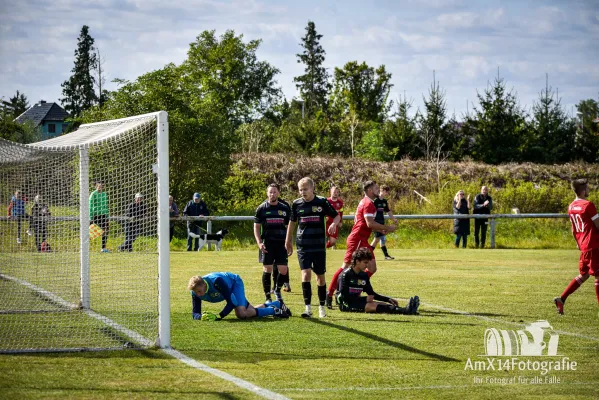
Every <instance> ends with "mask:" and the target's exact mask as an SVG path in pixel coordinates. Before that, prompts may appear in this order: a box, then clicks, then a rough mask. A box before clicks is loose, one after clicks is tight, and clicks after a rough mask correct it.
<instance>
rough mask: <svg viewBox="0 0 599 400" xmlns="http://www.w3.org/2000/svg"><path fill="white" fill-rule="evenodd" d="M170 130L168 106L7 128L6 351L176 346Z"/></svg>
mask: <svg viewBox="0 0 599 400" xmlns="http://www.w3.org/2000/svg"><path fill="white" fill-rule="evenodd" d="M168 134H169V131H168V115H167V113H166V112H164V111H161V112H156V113H151V114H144V115H139V116H134V117H130V118H123V119H118V120H112V121H104V122H98V123H93V124H84V125H81V126H80V127H79V129H77V131H75V132H72V133H69V134H67V135H63V136H59V137H56V138H53V139H49V140H45V141H42V142H38V143H32V144H29V145H21V144H17V143H12V142H9V141H6V140H2V139H0V207H2V208H3V211H2V214H1V215H2V216H1V217H0V352H5V353H6V352H29V351H68V350H85V349H118V348H123V347H134V348H147V347H153V346H158V347H162V348H168V347H170V267H169V266H170V256H169V222H170V221H169V201H168V198H169V185H168V180H169V171H168V169H169V168H168V166H169V159H168V157H169V151H168ZM4 210H8V212H5V211H4ZM7 214H8V215H7Z"/></svg>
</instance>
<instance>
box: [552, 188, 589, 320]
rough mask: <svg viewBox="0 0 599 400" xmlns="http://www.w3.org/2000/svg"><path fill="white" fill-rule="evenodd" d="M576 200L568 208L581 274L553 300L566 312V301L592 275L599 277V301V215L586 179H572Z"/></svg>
mask: <svg viewBox="0 0 599 400" xmlns="http://www.w3.org/2000/svg"><path fill="white" fill-rule="evenodd" d="M572 189H574V192H575V193H576V199H575V200H574V201H573V202H572V203H571V204H570V206H569V207H568V214H570V221H571V222H572V235H574V239H576V244H577V245H578V249H579V250H580V261H579V263H578V271H579V273H580V274H579V275H578V276H577V277H576V278H574V279H572V281H571V282H570V284H569V285H568V287H567V288H566V290H564V292H563V293H562V295H561V296H559V297H556V298H555V299H553V301H554V302H555V306H556V307H557V312H558V313H559V314H563V313H564V303H565V302H566V299H567V298H568V296H570V295H571V294H572V293H574V292H575V291H576V289H578V288H579V287H580V285H582V284H583V283H584V282H585V281H586V280H587V279H589V276H590V275H593V276H594V277H595V294H596V295H597V302H598V303H599V214H597V208H596V207H595V205H594V204H593V203H592V202H590V201H588V200H587V197H589V185H588V182H587V180H586V179H576V180H575V181H572Z"/></svg>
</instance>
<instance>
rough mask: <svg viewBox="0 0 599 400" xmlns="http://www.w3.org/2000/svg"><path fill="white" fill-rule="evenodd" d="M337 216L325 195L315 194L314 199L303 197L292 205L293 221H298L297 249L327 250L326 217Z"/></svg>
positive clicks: (301, 250)
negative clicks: (306, 199)
mask: <svg viewBox="0 0 599 400" xmlns="http://www.w3.org/2000/svg"><path fill="white" fill-rule="evenodd" d="M327 215H328V216H329V217H332V218H335V217H336V216H337V211H335V209H334V208H333V206H331V203H329V202H328V201H327V199H325V198H324V197H320V196H314V198H313V199H312V201H305V200H304V199H303V198H302V197H300V198H299V199H296V200H295V201H294V202H293V204H292V205H291V218H290V219H291V221H294V222H297V223H298V228H297V241H296V245H297V251H298V252H303V253H313V252H318V251H326V236H325V233H326V230H325V217H326V216H327Z"/></svg>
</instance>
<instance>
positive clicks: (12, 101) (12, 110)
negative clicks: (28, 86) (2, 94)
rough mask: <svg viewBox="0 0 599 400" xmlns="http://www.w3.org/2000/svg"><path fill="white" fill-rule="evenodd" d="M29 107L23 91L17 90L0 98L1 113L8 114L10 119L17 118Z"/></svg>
mask: <svg viewBox="0 0 599 400" xmlns="http://www.w3.org/2000/svg"><path fill="white" fill-rule="evenodd" d="M28 108H29V101H28V100H27V96H25V94H24V93H21V92H19V91H18V90H17V93H16V94H15V95H14V96H13V97H11V98H9V99H8V101H6V100H2V110H3V113H4V114H6V115H9V116H10V117H11V118H12V119H14V118H17V117H18V116H19V115H21V114H23V113H24V112H25V111H27V109H28Z"/></svg>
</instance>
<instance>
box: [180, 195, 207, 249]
mask: <svg viewBox="0 0 599 400" xmlns="http://www.w3.org/2000/svg"><path fill="white" fill-rule="evenodd" d="M201 198H202V196H200V194H199V193H194V194H193V199H192V200H190V201H189V202H188V203H187V205H186V206H185V208H184V209H183V215H184V216H187V217H205V216H208V215H210V211H208V207H207V206H206V203H205V202H204V200H201ZM200 228H201V223H200V221H187V230H188V231H189V232H192V233H195V234H196V235H199V234H200ZM192 244H193V245H194V246H193V250H194V251H198V249H199V248H200V239H199V238H195V239H194V238H192V237H191V236H189V235H187V251H191V245H192Z"/></svg>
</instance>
